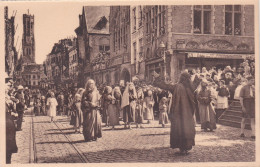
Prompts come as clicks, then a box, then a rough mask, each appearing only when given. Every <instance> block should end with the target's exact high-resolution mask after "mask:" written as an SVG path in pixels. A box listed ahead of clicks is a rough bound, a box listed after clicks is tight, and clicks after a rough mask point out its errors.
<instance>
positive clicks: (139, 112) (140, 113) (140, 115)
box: [135, 87, 144, 128]
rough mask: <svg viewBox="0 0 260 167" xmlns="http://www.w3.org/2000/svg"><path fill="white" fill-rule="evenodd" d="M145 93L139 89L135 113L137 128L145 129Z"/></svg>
mask: <svg viewBox="0 0 260 167" xmlns="http://www.w3.org/2000/svg"><path fill="white" fill-rule="evenodd" d="M143 103H144V93H143V89H142V88H141V87H138V89H137V99H136V112H135V120H136V128H139V125H140V128H143V126H142V124H143V120H144V107H143Z"/></svg>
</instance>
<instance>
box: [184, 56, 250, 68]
mask: <svg viewBox="0 0 260 167" xmlns="http://www.w3.org/2000/svg"><path fill="white" fill-rule="evenodd" d="M184 56H185V69H188V70H191V69H194V68H200V69H201V68H202V67H206V68H207V70H209V69H210V68H212V67H216V68H217V69H222V70H223V69H224V68H225V67H226V66H231V67H232V68H233V67H236V68H237V67H239V65H240V63H242V62H243V60H245V59H252V58H253V57H254V54H239V53H236V54H228V53H201V52H185V53H184Z"/></svg>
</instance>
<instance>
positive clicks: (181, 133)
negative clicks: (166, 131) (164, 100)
mask: <svg viewBox="0 0 260 167" xmlns="http://www.w3.org/2000/svg"><path fill="white" fill-rule="evenodd" d="M154 77H155V81H154V85H155V86H157V87H159V88H161V89H164V90H168V91H170V92H171V93H172V106H171V108H170V121H171V131H170V147H171V148H173V149H175V148H179V150H180V152H178V153H179V154H180V155H187V154H188V151H189V150H191V149H192V146H194V145H195V133H196V132H195V125H194V120H193V115H194V111H195V102H194V101H195V100H194V99H195V98H194V88H193V87H192V84H191V76H190V74H189V73H188V72H182V73H181V75H180V78H179V82H178V83H176V84H168V83H165V81H164V79H163V78H162V77H160V76H159V74H157V73H154Z"/></svg>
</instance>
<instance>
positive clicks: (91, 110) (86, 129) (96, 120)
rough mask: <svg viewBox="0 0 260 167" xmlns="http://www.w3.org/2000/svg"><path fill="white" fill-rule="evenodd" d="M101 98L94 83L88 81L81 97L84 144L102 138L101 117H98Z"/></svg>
mask: <svg viewBox="0 0 260 167" xmlns="http://www.w3.org/2000/svg"><path fill="white" fill-rule="evenodd" d="M100 100H101V96H100V94H99V92H98V90H97V87H96V84H95V81H94V80H92V79H89V80H88V81H87V82H86V85H85V91H84V93H83V95H82V100H81V110H82V111H83V115H84V118H83V135H84V139H85V141H86V142H89V141H96V140H97V138H101V137H102V129H101V116H100V111H99V110H100V107H101V104H100Z"/></svg>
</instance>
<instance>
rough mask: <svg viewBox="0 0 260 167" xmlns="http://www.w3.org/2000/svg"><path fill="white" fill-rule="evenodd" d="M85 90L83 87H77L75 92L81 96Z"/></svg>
mask: <svg viewBox="0 0 260 167" xmlns="http://www.w3.org/2000/svg"><path fill="white" fill-rule="evenodd" d="M84 91H85V89H83V88H79V89H78V90H77V92H76V94H79V95H80V96H82V94H83V92H84Z"/></svg>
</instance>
